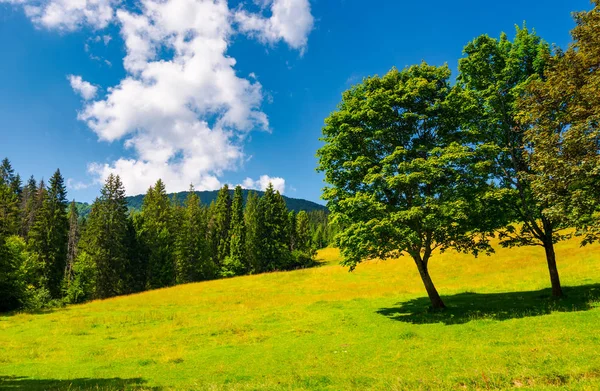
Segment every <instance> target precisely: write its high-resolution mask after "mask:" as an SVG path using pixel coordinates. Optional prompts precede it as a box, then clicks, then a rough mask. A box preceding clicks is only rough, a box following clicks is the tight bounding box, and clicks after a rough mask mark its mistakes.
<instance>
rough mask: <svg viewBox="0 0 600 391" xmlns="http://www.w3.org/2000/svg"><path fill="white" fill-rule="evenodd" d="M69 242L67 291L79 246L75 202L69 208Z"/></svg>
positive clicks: (66, 273)
mask: <svg viewBox="0 0 600 391" xmlns="http://www.w3.org/2000/svg"><path fill="white" fill-rule="evenodd" d="M67 217H68V218H69V240H68V242H67V266H66V268H65V288H66V289H68V287H69V285H70V284H71V282H72V281H73V277H74V276H73V265H74V264H75V260H76V259H77V246H78V245H79V235H80V232H79V214H78V213H77V206H76V205H75V200H73V201H72V202H71V205H70V206H69V213H68V215H67Z"/></svg>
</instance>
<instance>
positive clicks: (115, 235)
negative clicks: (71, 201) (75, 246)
mask: <svg viewBox="0 0 600 391" xmlns="http://www.w3.org/2000/svg"><path fill="white" fill-rule="evenodd" d="M100 193H101V195H100V197H99V198H97V199H96V201H95V202H94V205H93V206H92V212H91V213H90V216H89V218H88V220H87V226H86V229H85V233H84V237H85V240H83V238H82V241H83V242H84V243H85V246H83V247H82V251H84V252H85V254H84V256H85V257H86V259H88V260H90V261H91V262H92V263H93V265H94V266H95V270H96V286H95V292H94V297H97V298H106V297H112V296H116V295H119V294H123V293H126V292H127V291H128V288H127V287H126V281H127V279H126V272H127V266H128V263H129V262H128V258H127V256H128V254H129V253H128V248H127V245H128V243H127V235H128V229H129V223H128V216H127V212H128V211H127V201H126V200H125V189H124V187H123V183H122V182H121V179H120V178H119V176H118V175H113V174H110V175H109V176H108V178H107V179H106V182H105V184H104V187H103V188H102V190H101V191H100Z"/></svg>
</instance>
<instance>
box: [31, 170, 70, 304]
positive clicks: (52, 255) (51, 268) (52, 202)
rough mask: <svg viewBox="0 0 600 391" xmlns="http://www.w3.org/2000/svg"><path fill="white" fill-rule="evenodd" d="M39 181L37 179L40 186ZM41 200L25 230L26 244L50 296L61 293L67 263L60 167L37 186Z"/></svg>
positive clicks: (38, 198)
mask: <svg viewBox="0 0 600 391" xmlns="http://www.w3.org/2000/svg"><path fill="white" fill-rule="evenodd" d="M41 186H43V182H40V187H41ZM37 193H38V194H37V203H38V205H39V204H40V202H41V205H40V207H39V210H38V211H37V213H36V216H35V221H34V224H33V227H32V228H31V231H30V233H29V247H30V250H31V251H33V252H35V253H36V254H37V255H38V257H39V260H40V262H41V264H42V265H43V268H42V280H43V281H44V286H45V288H46V289H47V290H48V291H49V292H50V295H51V297H52V298H53V299H59V298H60V297H61V295H62V282H63V277H64V272H65V267H66V264H67V245H68V233H69V221H68V218H67V206H68V203H67V195H66V189H65V185H64V180H63V177H62V175H61V174H60V170H56V172H55V173H54V175H52V177H51V178H50V181H49V184H48V188H47V189H46V190H42V189H38V192H37Z"/></svg>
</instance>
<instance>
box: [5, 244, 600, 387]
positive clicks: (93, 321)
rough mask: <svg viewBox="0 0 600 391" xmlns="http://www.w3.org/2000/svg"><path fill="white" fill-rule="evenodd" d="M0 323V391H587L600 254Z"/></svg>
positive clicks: (534, 257)
mask: <svg viewBox="0 0 600 391" xmlns="http://www.w3.org/2000/svg"><path fill="white" fill-rule="evenodd" d="M319 258H320V259H321V260H322V262H323V264H322V265H321V266H319V267H316V268H312V269H306V270H299V271H293V272H284V273H271V274H264V275H256V276H246V277H238V278H232V279H227V280H218V281H210V282H203V283H196V284H189V285H182V286H177V287H174V288H169V289H161V290H156V291H151V292H146V293H141V294H137V295H131V296H126V297H118V298H113V299H110V300H103V301H95V302H91V303H87V304H83V305H76V306H69V307H67V308H61V309H56V310H52V311H49V312H45V313H35V314H27V313H20V314H9V315H6V314H5V315H0V390H84V389H85V390H87V389H93V390H364V389H374V390H462V389H466V390H487V389H493V390H500V389H517V388H520V389H535V390H598V389H600V329H599V326H600V299H599V298H600V246H589V247H584V248H580V247H579V245H578V243H577V242H576V241H569V242H565V243H561V244H559V245H558V246H557V259H558V262H559V270H560V272H561V277H562V282H563V285H564V286H565V287H566V288H565V293H566V295H567V297H566V298H565V299H562V300H560V301H555V300H552V299H550V298H549V294H550V292H549V289H547V288H548V286H549V280H548V275H547V269H546V265H545V258H544V254H543V249H542V248H541V247H540V248H520V249H512V250H509V249H498V250H497V253H496V254H495V255H493V256H490V257H487V256H481V257H479V258H477V259H475V258H473V257H471V256H467V255H460V254H456V253H445V254H441V255H438V254H436V255H435V257H434V258H433V259H432V261H431V266H430V267H431V273H432V277H433V279H434V282H435V283H436V284H437V287H438V289H439V291H440V293H441V294H442V297H443V299H444V300H445V302H446V304H447V305H448V306H449V307H450V308H449V309H448V310H446V311H443V312H434V313H430V312H428V311H427V307H428V305H429V301H428V299H427V297H426V294H425V290H424V288H423V286H422V284H421V281H420V279H419V276H418V273H417V270H416V267H415V266H414V264H413V263H412V260H411V259H410V258H408V257H402V258H400V259H397V260H391V261H386V262H377V261H372V262H367V263H364V264H361V265H359V266H358V267H357V269H356V270H355V271H354V272H353V273H349V272H348V271H347V269H346V268H343V267H341V266H338V265H337V262H338V260H339V253H338V251H337V250H335V249H325V250H322V251H320V253H319Z"/></svg>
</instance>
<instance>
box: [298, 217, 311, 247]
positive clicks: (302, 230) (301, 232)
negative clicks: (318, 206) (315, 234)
mask: <svg viewBox="0 0 600 391" xmlns="http://www.w3.org/2000/svg"><path fill="white" fill-rule="evenodd" d="M295 229H296V241H295V249H296V250H298V251H302V252H305V253H308V252H309V251H310V249H311V235H310V225H309V220H308V213H306V212H305V211H300V212H299V213H298V217H297V218H296V227H295Z"/></svg>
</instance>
